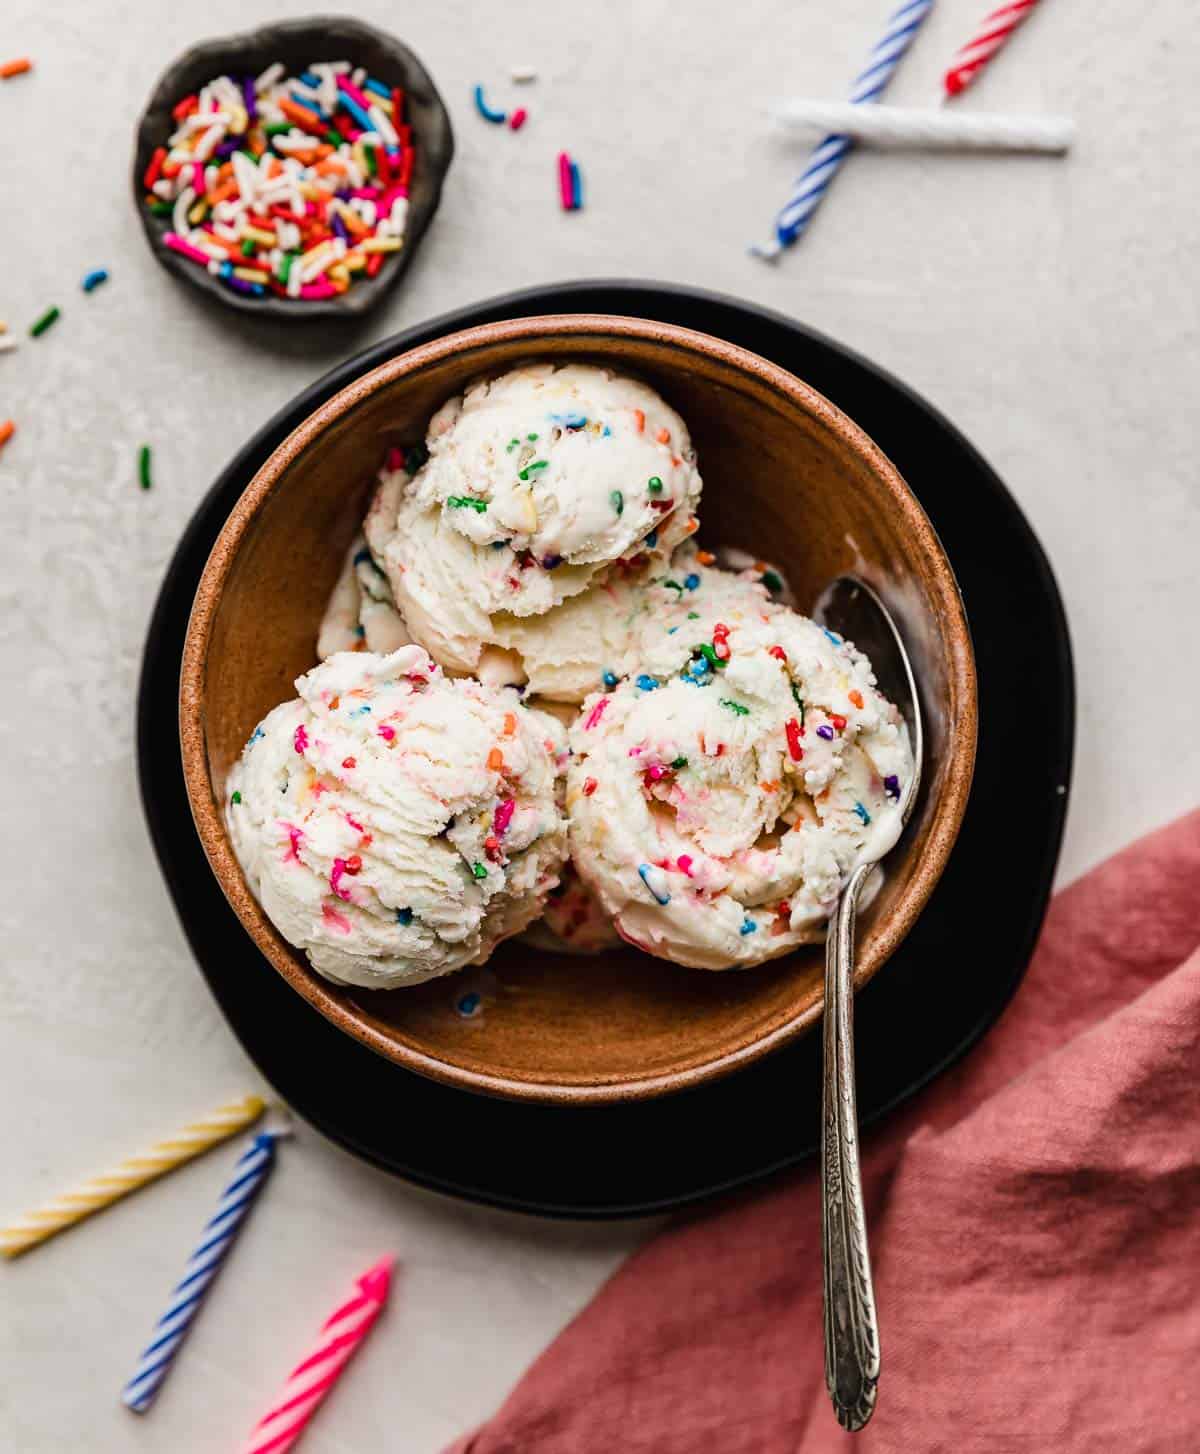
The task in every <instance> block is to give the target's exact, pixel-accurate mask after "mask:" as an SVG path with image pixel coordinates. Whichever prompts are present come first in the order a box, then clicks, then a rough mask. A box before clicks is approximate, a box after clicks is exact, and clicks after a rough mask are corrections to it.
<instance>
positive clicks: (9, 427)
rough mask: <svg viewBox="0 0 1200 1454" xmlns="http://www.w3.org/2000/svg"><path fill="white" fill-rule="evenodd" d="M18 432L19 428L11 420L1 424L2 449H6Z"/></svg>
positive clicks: (0, 446) (0, 444)
mask: <svg viewBox="0 0 1200 1454" xmlns="http://www.w3.org/2000/svg"><path fill="white" fill-rule="evenodd" d="M16 432H17V426H16V425H15V424H14V423H13V421H12V420H11V419H6V420H5V421H4V423H3V424H0V449H3V448H4V446H5V445H6V444H7V443H8V441H9V440H10V439H11V438H12V437H13V435H14V434H15V433H16Z"/></svg>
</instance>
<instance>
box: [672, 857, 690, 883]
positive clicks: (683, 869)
mask: <svg viewBox="0 0 1200 1454" xmlns="http://www.w3.org/2000/svg"><path fill="white" fill-rule="evenodd" d="M675 862H676V863H677V864H678V866H679V872H680V873H686V874H687V876H688V878H691V876H692V855H691V854H690V853H681V854H680V855H679V857H678V858H677V859H676V860H675Z"/></svg>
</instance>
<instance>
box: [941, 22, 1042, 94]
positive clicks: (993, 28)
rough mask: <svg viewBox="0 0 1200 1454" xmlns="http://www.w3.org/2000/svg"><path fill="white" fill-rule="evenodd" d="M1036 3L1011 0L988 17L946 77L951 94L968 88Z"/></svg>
mask: <svg viewBox="0 0 1200 1454" xmlns="http://www.w3.org/2000/svg"><path fill="white" fill-rule="evenodd" d="M1036 4H1037V0H1008V3H1006V4H1004V5H1000V6H998V7H997V8H996V9H995V10H992V11H990V12H989V13H988V15H986V16H985V17H984V19H983V20H982V21H981V22H980V25H979V28H978V30H976V32H975V34H974V35H973V36H972V37H971V39H970V40H969V41H967V43H966V45H964V46H963V47H962V48H961V49H960V50H959V51H958V53H957V54H956V55H955V57H954V59H953V60H952V61H951V62H950V65H949V68H948V69H947V71H946V74H945V76H944V77H943V78H942V85H943V86H944V87H945V90H946V95H947V96H957V95H958V94H959V93H960V92H961V91H965V90H966V89H967V87H968V86H969V85H970V84H971V82H972V81H973V80H974V79H975V77H976V76H977V75H978V74H979V72H980V71H982V70H983V68H984V66H986V65H987V63H988V62H989V61H990V60H991V58H992V57H993V56H994V55H995V54H996V52H997V51H998V50H999V49H1000V47H1001V46H1002V45H1004V44H1006V43H1007V41H1008V38H1009V36H1011V35H1012V33H1013V31H1014V30H1016V28H1017V26H1018V25H1020V23H1021V22H1022V20H1024V19H1025V17H1026V16H1027V15H1028V14H1029V12H1030V11H1031V10H1032V9H1033V7H1034V6H1035V5H1036Z"/></svg>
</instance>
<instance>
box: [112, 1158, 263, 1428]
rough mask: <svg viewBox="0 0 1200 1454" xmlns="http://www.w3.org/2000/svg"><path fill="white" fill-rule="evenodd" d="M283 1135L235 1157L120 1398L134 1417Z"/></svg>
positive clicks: (150, 1395)
mask: <svg viewBox="0 0 1200 1454" xmlns="http://www.w3.org/2000/svg"><path fill="white" fill-rule="evenodd" d="M285 1134H287V1133H286V1132H279V1131H264V1132H262V1133H261V1134H260V1135H258V1136H255V1137H254V1139H253V1140H252V1141H251V1142H250V1144H249V1146H247V1147H246V1149H245V1151H243V1152H242V1154H241V1156H239V1157H238V1159H237V1165H236V1166H235V1167H234V1172H233V1180H232V1181H231V1182H230V1183H229V1185H228V1186H227V1187H226V1188H225V1190H224V1191H223V1192H222V1193H221V1200H220V1202H219V1203H218V1204H217V1210H216V1211H215V1212H214V1213H213V1215H212V1217H211V1218H210V1219H209V1221H208V1223H207V1225H206V1226H205V1228H204V1232H203V1234H202V1235H201V1238H200V1242H199V1245H198V1246H197V1247H196V1249H195V1251H194V1252H193V1253H192V1255H191V1256H190V1257H189V1258H188V1261H187V1266H186V1267H185V1268H184V1270H183V1276H182V1277H181V1278H180V1280H179V1281H178V1282H177V1283H176V1284H175V1287H174V1289H173V1290H172V1292H171V1298H170V1301H169V1302H168V1303H167V1308H166V1311H165V1312H164V1313H163V1315H162V1317H161V1318H159V1320H158V1322H157V1323H156V1324H155V1327H154V1334H153V1337H152V1338H151V1340H150V1342H149V1344H148V1345H147V1346H146V1348H145V1350H144V1351H143V1353H142V1356H141V1358H140V1360H139V1361H138V1366H137V1369H136V1370H135V1372H134V1375H133V1377H132V1378H131V1379H130V1380H129V1382H128V1383H127V1384H126V1385H125V1390H124V1392H123V1393H122V1394H121V1402H122V1403H123V1404H124V1405H125V1407H126V1408H129V1409H132V1410H133V1411H134V1413H137V1414H144V1413H145V1412H146V1410H147V1409H148V1408H149V1407H150V1405H151V1404H152V1403H153V1402H154V1400H155V1399H156V1398H157V1397H158V1391H159V1389H160V1388H161V1387H162V1384H163V1381H164V1380H165V1378H166V1376H167V1374H168V1373H170V1371H171V1365H172V1363H173V1362H174V1360H175V1355H176V1354H177V1353H178V1352H179V1349H180V1346H181V1345H182V1343H183V1340H184V1338H185V1337H186V1336H187V1331H188V1329H189V1328H190V1327H191V1325H192V1320H193V1319H194V1318H195V1316H196V1314H197V1313H198V1312H199V1311H200V1304H201V1303H202V1302H203V1301H204V1296H205V1294H206V1293H207V1292H208V1289H209V1288H210V1287H211V1286H212V1284H213V1282H214V1280H215V1279H216V1276H217V1274H218V1273H219V1272H220V1270H221V1267H222V1265H223V1263H224V1261H225V1258H226V1256H227V1255H228V1253H229V1249H230V1248H231V1247H232V1246H233V1243H234V1240H235V1239H236V1237H237V1234H238V1232H239V1231H240V1230H241V1226H242V1223H243V1222H244V1221H245V1219H246V1216H247V1214H248V1213H249V1211H250V1208H251V1206H252V1205H253V1204H254V1199H255V1197H257V1195H258V1193H259V1192H260V1191H261V1190H262V1188H263V1184H264V1182H265V1181H266V1179H267V1177H268V1176H269V1175H270V1173H271V1168H272V1167H273V1166H274V1164H275V1142H276V1140H277V1139H278V1137H279V1136H280V1135H285Z"/></svg>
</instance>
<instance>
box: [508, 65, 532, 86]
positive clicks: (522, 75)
mask: <svg viewBox="0 0 1200 1454" xmlns="http://www.w3.org/2000/svg"><path fill="white" fill-rule="evenodd" d="M509 75H510V76H511V77H512V78H513V80H514V81H515V82H516V83H517V85H518V86H527V85H528V84H529V83H530V81H536V80H537V71H536V70H535V69H534V68H533V67H532V66H514V67H513V68H512V70H511V71H510V72H509Z"/></svg>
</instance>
